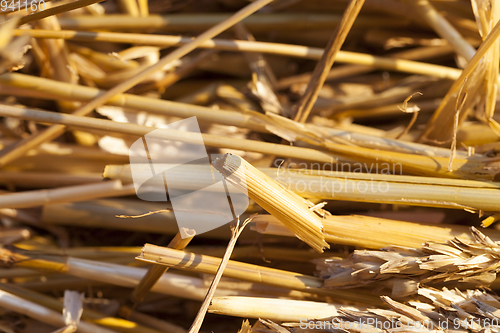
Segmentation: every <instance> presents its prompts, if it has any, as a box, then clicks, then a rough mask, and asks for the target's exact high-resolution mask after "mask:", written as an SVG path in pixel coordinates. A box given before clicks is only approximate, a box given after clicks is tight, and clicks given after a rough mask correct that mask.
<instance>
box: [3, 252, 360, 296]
mask: <svg viewBox="0 0 500 333" xmlns="http://www.w3.org/2000/svg"><path fill="white" fill-rule="evenodd" d="M174 251H176V250H174ZM179 252H181V253H183V252H182V251H179ZM1 255H2V258H3V262H2V264H3V265H6V266H8V267H24V268H29V269H34V270H41V271H44V272H53V273H58V274H66V275H70V276H75V277H78V278H81V279H88V280H92V281H98V282H103V283H106V284H111V285H114V286H121V287H127V288H134V287H135V286H136V285H137V284H138V283H139V281H140V279H141V278H142V277H143V276H144V275H145V274H146V272H147V269H144V268H138V267H130V266H124V265H118V264H112V263H106V262H101V261H95V260H85V259H78V258H73V257H67V256H55V255H41V254H40V252H39V251H25V250H21V249H17V248H11V249H7V248H4V249H2V250H1ZM257 267H259V266H257ZM215 270H217V267H214V274H215ZM276 271H277V272H278V273H282V272H283V274H285V275H287V276H290V275H293V274H294V273H292V272H287V271H280V270H276ZM278 275H279V274H278ZM277 278H278V279H279V276H278V277H277ZM311 278H312V279H317V278H315V277H312V276H311ZM317 280H318V281H322V280H321V279H317ZM252 282H260V281H252ZM319 284H320V283H318V285H319ZM207 289H208V286H207V285H206V283H205V281H204V280H203V279H200V278H196V277H190V276H185V275H180V274H174V273H169V272H167V273H165V274H163V275H162V277H161V278H160V279H159V280H158V282H157V283H156V284H155V285H154V286H153V287H152V289H151V291H152V292H155V293H159V294H163V295H170V296H175V297H179V298H182V299H190V300H195V301H201V300H203V299H204V298H205V295H206V292H207ZM306 292H307V291H306ZM325 293H326V294H331V293H330V292H325ZM276 294H277V295H281V296H283V297H286V296H289V294H290V293H289V292H288V291H287V290H286V289H280V290H276ZM333 294H334V295H337V296H339V295H341V297H344V296H345V297H347V298H352V299H355V300H359V301H360V302H361V300H360V297H359V296H356V294H355V293H352V292H343V291H341V292H340V293H333ZM216 296H262V295H260V294H258V293H257V295H256V293H255V292H253V291H252V288H248V285H244V286H243V288H237V286H236V285H235V284H232V285H231V289H223V288H219V289H218V290H217V292H216ZM295 296H299V297H304V296H302V295H297V294H296V293H295ZM368 299H370V298H368Z"/></svg>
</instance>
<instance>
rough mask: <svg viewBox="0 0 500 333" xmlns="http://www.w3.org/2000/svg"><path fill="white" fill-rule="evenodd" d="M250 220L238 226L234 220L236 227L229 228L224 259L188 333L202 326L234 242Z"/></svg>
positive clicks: (238, 223) (193, 332)
mask: <svg viewBox="0 0 500 333" xmlns="http://www.w3.org/2000/svg"><path fill="white" fill-rule="evenodd" d="M251 220H252V218H248V219H246V220H245V221H244V222H243V224H242V225H241V226H240V219H239V218H237V219H236V225H235V226H231V231H232V233H231V239H230V240H229V244H228V245H227V248H226V252H225V253H224V257H222V261H221V263H220V265H219V268H217V273H215V276H214V279H213V280H212V283H211V284H210V288H209V289H208V292H207V296H205V299H204V300H203V303H202V304H201V307H200V310H198V313H197V314H196V318H195V319H194V321H193V324H192V325H191V327H190V328H189V331H188V332H189V333H198V332H199V330H200V328H201V325H202V324H203V320H204V319H205V315H206V313H207V311H208V307H209V306H210V303H211V302H212V298H213V297H214V294H215V291H216V289H217V286H218V284H219V282H220V279H221V278H222V274H223V273H224V270H225V269H226V266H227V263H228V262H229V258H231V254H232V253H233V250H234V247H235V245H236V241H237V240H238V237H239V236H240V235H241V232H242V231H243V229H244V228H245V227H246V225H247V224H248V223H249V222H250V221H251Z"/></svg>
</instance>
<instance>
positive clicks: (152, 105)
mask: <svg viewBox="0 0 500 333" xmlns="http://www.w3.org/2000/svg"><path fill="white" fill-rule="evenodd" d="M0 84H3V85H5V87H17V88H19V90H18V91H17V94H19V95H27V96H32V95H33V93H36V94H37V96H32V97H37V98H49V99H50V98H58V99H61V98H62V99H68V100H76V101H88V100H90V99H92V98H94V97H96V96H97V95H99V94H102V93H103V90H99V89H96V88H93V87H86V86H80V85H71V86H69V85H68V84H67V83H64V82H58V81H54V80H49V79H46V78H40V77H33V76H29V75H24V74H19V73H7V74H4V75H0ZM38 93H42V94H38ZM38 95H40V96H38ZM433 103H434V102H433ZM107 104H108V105H113V106H121V107H125V108H129V109H131V111H133V110H142V111H147V112H149V113H153V114H161V115H169V116H177V117H183V118H188V117H197V119H198V120H199V121H202V122H209V123H217V124H224V125H228V126H237V127H241V128H248V129H251V130H254V131H258V132H267V131H268V130H267V129H266V126H265V125H264V124H263V120H264V119H265V117H264V116H263V115H262V114H260V113H256V112H252V111H249V110H247V111H246V112H245V113H241V112H239V111H232V110H217V109H213V108H208V107H203V106H197V105H191V104H186V103H179V102H172V101H167V100H161V99H160V100H159V99H154V98H148V97H144V96H137V95H132V94H120V95H117V96H115V97H113V98H112V99H111V100H110V101H109V102H108V103H107ZM434 104H435V103H434ZM394 108H395V109H396V110H397V112H399V113H400V112H401V111H400V110H399V109H398V108H396V107H394ZM304 126H306V128H309V129H310V130H311V131H320V132H321V133H324V134H325V136H328V137H341V138H343V139H346V140H348V141H351V142H353V143H355V144H357V145H360V146H364V147H369V148H378V149H385V150H394V151H400V152H406V153H418V154H421V155H429V156H441V157H449V156H450V150H449V149H444V148H440V147H434V146H429V145H423V144H418V143H414V142H405V141H400V140H392V139H389V138H380V137H374V136H371V135H367V134H366V133H363V131H362V130H361V129H360V130H359V132H360V133H356V132H351V131H347V130H345V129H344V128H341V129H334V128H329V127H322V126H316V125H313V124H304ZM363 130H365V129H363ZM365 132H366V130H365ZM457 156H459V157H462V158H463V157H466V156H467V155H466V153H465V152H457Z"/></svg>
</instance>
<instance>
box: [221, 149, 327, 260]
mask: <svg viewBox="0 0 500 333" xmlns="http://www.w3.org/2000/svg"><path fill="white" fill-rule="evenodd" d="M213 166H214V168H216V169H217V170H219V171H220V172H221V173H222V174H223V175H224V177H226V180H228V181H229V182H230V183H232V184H233V185H235V186H236V187H240V188H242V189H243V191H248V196H249V197H250V198H251V199H252V200H254V201H255V202H256V203H257V204H258V205H259V206H261V207H262V208H264V209H265V210H267V211H268V212H269V213H271V214H272V215H273V216H275V217H276V218H277V219H279V220H280V221H281V222H282V223H283V224H284V225H286V226H287V227H288V228H289V229H290V230H292V232H293V233H294V234H295V235H297V237H298V238H299V239H301V240H302V241H304V242H306V243H307V244H309V245H310V246H311V247H312V248H314V249H315V250H317V251H319V252H323V249H324V248H329V245H328V243H326V242H325V237H324V235H323V233H322V230H323V225H322V223H321V218H320V217H319V216H318V215H317V214H316V213H314V212H312V211H311V210H310V209H309V207H308V206H307V203H306V202H305V201H304V200H303V199H302V198H301V197H299V196H297V195H296V194H294V193H293V192H290V191H288V190H287V189H285V188H284V187H282V186H281V185H279V184H278V183H276V182H275V181H274V180H272V179H271V178H270V177H268V176H266V175H265V174H264V173H262V172H260V171H259V170H257V169H256V168H254V167H253V166H252V165H251V164H250V163H248V162H247V161H245V160H244V159H242V158H241V157H239V156H236V155H232V154H226V155H225V156H224V157H222V158H220V159H217V160H215V161H214V162H213Z"/></svg>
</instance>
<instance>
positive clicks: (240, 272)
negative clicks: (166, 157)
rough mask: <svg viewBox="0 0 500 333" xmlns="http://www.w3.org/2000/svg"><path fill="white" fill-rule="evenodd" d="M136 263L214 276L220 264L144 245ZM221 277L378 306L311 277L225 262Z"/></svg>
mask: <svg viewBox="0 0 500 333" xmlns="http://www.w3.org/2000/svg"><path fill="white" fill-rule="evenodd" d="M137 259H138V260H141V261H145V262H150V263H156V264H161V265H166V266H169V267H173V268H177V269H183V270H188V271H194V272H200V273H208V274H215V272H216V271H217V268H218V267H219V264H220V262H221V259H220V258H214V257H210V256H206V255H201V254H194V253H191V252H187V251H179V250H175V249H170V248H165V247H160V246H156V245H152V244H146V245H144V248H143V250H142V253H141V255H140V256H138V257H137ZM224 276H226V277H230V278H235V279H240V280H243V281H249V282H255V283H264V284H268V285H271V286H275V287H281V288H288V289H293V290H299V291H303V292H307V293H311V294H317V295H321V296H330V297H334V298H337V299H343V300H346V301H351V302H356V303H360V304H363V303H367V304H376V303H378V301H377V299H376V297H373V296H371V295H369V294H362V293H359V292H354V291H344V290H326V289H323V288H322V286H323V280H322V279H320V278H317V277H315V276H310V275H306V274H300V273H296V272H289V271H284V270H279V269H275V268H268V267H263V266H258V265H253V264H247V263H243V262H238V261H233V260H229V262H228V264H227V267H226V269H225V270H224ZM373 302H374V303H373Z"/></svg>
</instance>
